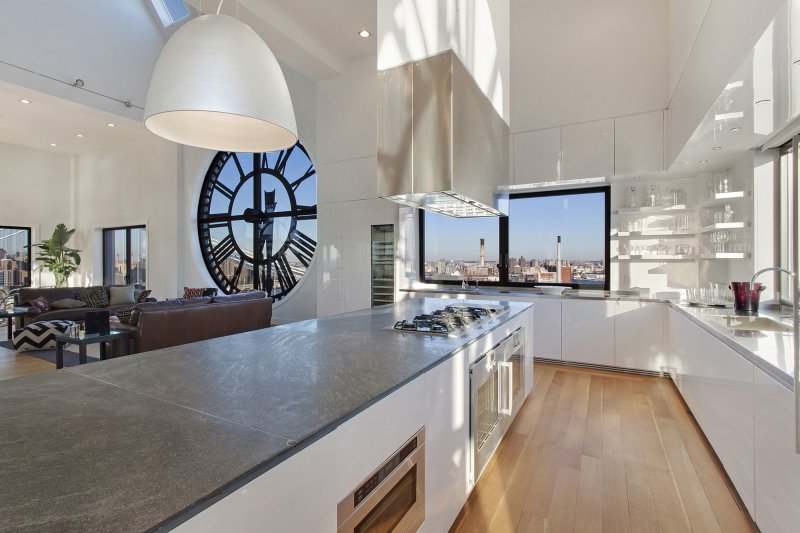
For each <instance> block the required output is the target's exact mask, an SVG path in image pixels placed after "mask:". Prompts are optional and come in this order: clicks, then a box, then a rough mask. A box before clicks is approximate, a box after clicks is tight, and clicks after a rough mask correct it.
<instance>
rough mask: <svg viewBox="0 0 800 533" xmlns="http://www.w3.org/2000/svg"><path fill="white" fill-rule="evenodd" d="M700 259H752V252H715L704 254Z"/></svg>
mask: <svg viewBox="0 0 800 533" xmlns="http://www.w3.org/2000/svg"><path fill="white" fill-rule="evenodd" d="M700 259H750V254H749V253H746V252H714V253H710V254H702V255H701V256H700Z"/></svg>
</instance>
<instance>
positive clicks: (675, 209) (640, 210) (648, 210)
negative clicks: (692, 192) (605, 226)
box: [615, 205, 694, 215]
mask: <svg viewBox="0 0 800 533" xmlns="http://www.w3.org/2000/svg"><path fill="white" fill-rule="evenodd" d="M693 210H694V209H693V208H691V207H689V206H686V205H671V206H668V207H661V206H659V207H633V208H631V207H622V208H620V209H618V210H617V211H616V212H615V213H616V214H618V215H635V214H643V215H652V214H653V213H669V214H671V213H685V212H687V211H693Z"/></svg>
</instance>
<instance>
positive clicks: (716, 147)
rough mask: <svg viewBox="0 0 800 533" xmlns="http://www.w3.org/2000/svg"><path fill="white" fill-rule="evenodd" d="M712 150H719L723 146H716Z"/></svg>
mask: <svg viewBox="0 0 800 533" xmlns="http://www.w3.org/2000/svg"><path fill="white" fill-rule="evenodd" d="M712 150H714V151H715V152H716V151H717V150H722V146H715V147H714V148H712Z"/></svg>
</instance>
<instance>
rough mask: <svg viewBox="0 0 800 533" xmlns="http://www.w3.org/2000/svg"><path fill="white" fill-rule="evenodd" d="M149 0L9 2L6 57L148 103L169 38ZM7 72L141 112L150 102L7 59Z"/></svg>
mask: <svg viewBox="0 0 800 533" xmlns="http://www.w3.org/2000/svg"><path fill="white" fill-rule="evenodd" d="M145 2H146V0H115V1H111V2H109V1H107V0H58V1H56V2H54V1H52V0H24V1H18V0H17V1H7V2H3V3H2V6H1V8H2V11H3V16H2V17H0V50H3V57H2V59H3V61H4V62H5V63H11V64H13V65H17V66H19V67H23V68H25V69H28V70H29V71H33V72H36V73H40V74H43V75H45V76H49V77H52V78H56V79H58V80H61V81H65V82H67V83H73V82H74V81H75V79H77V78H81V79H83V80H84V81H85V83H86V85H85V88H86V89H91V90H92V91H96V92H99V93H102V94H106V95H108V96H112V97H114V98H117V99H120V100H132V101H133V103H134V104H136V105H138V106H142V107H144V100H145V95H146V93H147V86H148V85H149V83H150V75H151V73H152V71H153V67H154V65H155V62H156V59H157V58H158V55H159V53H160V52H161V48H162V46H163V45H164V38H163V36H162V34H161V33H160V30H159V28H158V26H156V23H155V21H154V19H153V17H152V16H151V13H150V10H149V8H148V7H147V5H146V3H145ZM0 78H2V79H4V80H7V81H10V82H12V83H16V84H18V85H22V86H24V87H28V88H30V89H34V90H38V91H42V92H45V93H49V94H52V95H53V96H58V97H61V98H66V99H68V100H73V101H76V102H79V103H82V104H86V105H89V106H93V107H97V108H100V109H105V110H106V111H111V112H113V113H117V114H120V115H123V116H127V117H129V118H136V119H139V118H141V116H142V110H141V109H138V108H126V107H125V106H123V105H122V104H120V103H118V102H114V101H111V100H108V99H106V98H103V97H100V96H96V95H93V94H91V93H89V92H87V91H80V90H77V89H74V88H72V87H70V86H68V85H64V84H61V83H58V82H56V81H52V80H49V79H47V78H45V77H43V76H38V75H36V74H32V73H31V72H26V71H23V70H19V69H16V68H13V67H10V66H8V65H6V64H2V65H0Z"/></svg>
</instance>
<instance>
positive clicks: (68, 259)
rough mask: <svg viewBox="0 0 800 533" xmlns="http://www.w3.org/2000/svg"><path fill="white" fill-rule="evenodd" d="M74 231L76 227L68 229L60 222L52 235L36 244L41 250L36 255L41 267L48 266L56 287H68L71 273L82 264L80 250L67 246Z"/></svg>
mask: <svg viewBox="0 0 800 533" xmlns="http://www.w3.org/2000/svg"><path fill="white" fill-rule="evenodd" d="M74 233H75V230H74V229H67V226H66V225H64V224H59V225H57V226H56V229H55V230H53V235H52V237H50V238H49V239H47V240H44V241H42V242H40V243H39V244H35V245H34V246H35V247H36V248H38V249H39V250H40V251H39V254H38V255H37V256H36V261H37V262H38V263H39V268H46V269H47V270H49V271H50V272H52V273H53V275H54V276H55V278H56V287H66V286H67V281H68V280H69V277H70V275H71V274H72V273H73V272H75V271H76V270H78V266H79V265H80V264H81V256H80V253H79V252H80V250H75V249H74V248H70V247H68V246H67V242H68V241H69V240H70V238H71V237H72V235H73V234H74Z"/></svg>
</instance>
